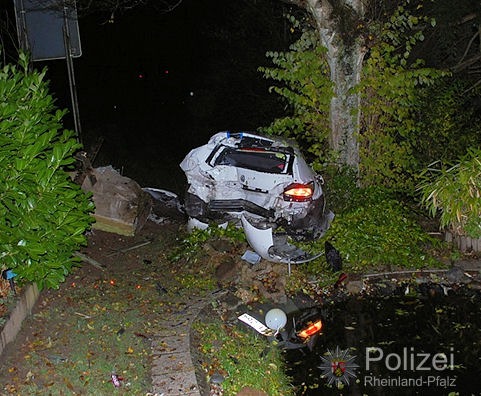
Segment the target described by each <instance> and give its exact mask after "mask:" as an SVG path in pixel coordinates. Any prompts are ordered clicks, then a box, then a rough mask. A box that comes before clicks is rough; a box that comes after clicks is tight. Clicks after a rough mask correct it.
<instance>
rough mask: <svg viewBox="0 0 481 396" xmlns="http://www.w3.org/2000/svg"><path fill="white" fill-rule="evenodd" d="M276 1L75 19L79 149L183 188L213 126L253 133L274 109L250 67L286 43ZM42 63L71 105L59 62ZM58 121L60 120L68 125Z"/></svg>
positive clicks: (188, 4) (147, 182)
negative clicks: (186, 169)
mask: <svg viewBox="0 0 481 396" xmlns="http://www.w3.org/2000/svg"><path fill="white" fill-rule="evenodd" d="M282 7H283V6H282V3H281V2H280V1H279V0H245V1H244V0H230V1H225V0H204V1H200V0H184V2H183V4H182V5H181V6H180V7H179V8H177V9H176V10H175V11H174V12H172V13H170V14H163V15H162V14H160V13H158V12H155V11H153V10H151V9H140V10H137V11H131V12H128V13H126V14H124V15H122V16H120V17H119V18H117V19H116V21H115V23H106V18H105V15H103V16H90V17H87V18H85V19H81V20H80V23H79V28H80V37H81V42H82V56H81V57H80V58H77V59H75V60H74V67H75V75H76V82H77V91H78V99H79V104H80V120H81V124H82V138H83V141H84V144H85V147H86V149H88V148H89V146H91V144H92V143H93V142H94V141H95V140H96V139H97V138H98V137H99V136H103V137H104V138H105V141H104V143H103V146H102V149H101V151H100V152H99V155H98V157H97V160H96V162H95V163H94V165H96V166H100V165H106V164H112V165H113V166H114V167H116V168H117V169H122V170H123V172H124V174H125V175H127V176H130V177H132V178H134V179H135V180H137V181H138V182H139V183H140V184H141V185H142V186H150V187H158V188H168V189H172V190H174V191H176V192H181V191H182V190H183V188H184V187H183V183H184V178H183V174H182V172H181V171H180V168H179V166H178V164H179V162H180V161H181V160H182V158H183V157H184V156H185V154H186V153H187V152H188V151H189V150H190V149H191V148H193V147H195V146H198V145H200V144H203V143H204V142H205V141H206V140H207V139H208V137H209V136H210V135H211V134H213V133H215V132H217V131H221V130H254V129H256V128H257V127H259V126H263V125H267V124H269V123H270V121H271V120H272V119H273V118H274V117H276V116H279V115H280V114H281V113H282V106H281V104H280V103H279V102H278V100H277V98H276V97H275V96H274V95H272V94H269V93H268V90H267V89H268V86H269V84H270V83H269V82H268V81H266V80H264V79H263V78H262V76H261V74H260V73H259V72H257V71H256V69H257V67H258V66H259V65H261V64H264V65H265V64H269V63H268V60H267V59H266V58H265V52H266V51H268V50H279V49H282V48H286V47H287V46H288V44H289V42H290V40H291V38H289V36H288V35H286V34H285V20H284V18H283V17H282V13H283V11H284V10H283V8H282ZM43 65H46V66H47V67H48V69H49V74H48V76H49V78H50V79H51V81H52V91H53V92H54V95H55V96H56V97H57V98H58V104H59V105H60V107H68V108H70V96H69V90H68V85H67V84H68V79H67V72H66V63H65V61H62V60H60V61H48V62H45V63H43V62H42V63H38V66H43ZM70 122H71V120H69V119H68V118H67V119H66V124H67V125H66V126H68V127H72V126H71V124H70V125H69V123H70Z"/></svg>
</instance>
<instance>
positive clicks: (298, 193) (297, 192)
mask: <svg viewBox="0 0 481 396" xmlns="http://www.w3.org/2000/svg"><path fill="white" fill-rule="evenodd" d="M313 194H314V184H313V183H309V184H301V183H293V184H291V185H289V186H288V187H287V188H286V189H285V190H284V194H283V197H284V200H285V201H291V202H306V201H310V200H311V198H312V195H313Z"/></svg>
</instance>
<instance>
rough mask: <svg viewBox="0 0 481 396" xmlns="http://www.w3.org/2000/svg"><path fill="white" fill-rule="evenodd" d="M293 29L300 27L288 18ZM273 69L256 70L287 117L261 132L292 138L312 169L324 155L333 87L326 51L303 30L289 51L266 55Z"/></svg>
mask: <svg viewBox="0 0 481 396" xmlns="http://www.w3.org/2000/svg"><path fill="white" fill-rule="evenodd" d="M290 22H291V23H292V24H293V29H298V30H302V27H301V24H300V23H299V22H298V21H297V20H296V19H295V18H294V17H292V16H291V17H290ZM267 57H268V58H271V60H272V63H273V64H274V66H275V67H260V68H259V70H260V71H261V72H262V73H263V75H264V77H265V78H269V79H272V80H274V81H276V82H277V83H278V84H277V85H275V86H272V87H270V91H271V92H275V93H276V94H278V95H279V96H280V97H281V98H282V99H283V100H284V101H285V103H286V104H287V106H286V108H287V109H288V113H289V114H288V115H286V116H285V117H283V118H278V119H276V120H274V122H272V124H271V125H269V126H268V127H265V128H260V131H261V132H264V133H268V134H273V135H282V136H285V137H290V138H295V139H296V141H297V142H298V143H299V145H300V147H301V149H303V151H305V152H306V153H309V154H311V156H312V157H313V159H314V164H313V165H314V167H315V168H318V167H319V164H320V162H319V161H320V157H326V155H328V143H327V141H328V136H329V132H330V124H329V109H330V103H331V99H332V96H333V84H332V82H331V81H330V79H329V69H328V65H327V60H326V49H325V48H324V47H322V46H321V45H320V42H319V37H318V34H317V33H316V31H314V30H311V29H307V30H303V31H302V34H301V36H300V38H299V39H298V40H297V41H296V42H295V43H293V44H292V45H291V46H290V51H287V52H277V51H270V52H268V53H267Z"/></svg>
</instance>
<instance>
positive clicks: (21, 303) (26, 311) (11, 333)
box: [0, 283, 40, 356]
mask: <svg viewBox="0 0 481 396" xmlns="http://www.w3.org/2000/svg"><path fill="white" fill-rule="evenodd" d="M39 294H40V292H39V290H38V286H37V284H36V283H33V284H30V285H27V286H25V288H24V290H23V291H22V294H21V295H20V297H19V299H18V301H17V304H16V305H15V308H14V309H13V311H12V312H11V313H10V315H9V317H8V320H7V322H6V323H5V326H4V327H3V329H2V332H1V333H0V356H1V355H2V353H3V351H4V350H5V347H6V346H7V345H8V344H9V343H10V342H12V341H13V340H15V338H16V337H17V334H18V332H19V331H20V329H21V327H22V323H23V321H24V320H25V318H26V317H27V316H28V315H30V314H31V313H32V309H33V307H34V305H35V303H36V302H37V299H38V296H39Z"/></svg>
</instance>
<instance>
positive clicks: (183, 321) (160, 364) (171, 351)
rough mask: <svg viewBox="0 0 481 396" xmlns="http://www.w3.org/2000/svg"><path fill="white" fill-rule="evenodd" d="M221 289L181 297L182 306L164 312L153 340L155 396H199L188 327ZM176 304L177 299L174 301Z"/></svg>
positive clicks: (153, 383)
mask: <svg viewBox="0 0 481 396" xmlns="http://www.w3.org/2000/svg"><path fill="white" fill-rule="evenodd" d="M221 295H223V292H217V293H213V294H208V295H207V296H205V297H192V296H191V297H184V298H183V299H181V301H180V304H178V305H181V306H184V307H185V308H184V309H182V310H179V311H177V312H173V313H170V314H169V315H166V316H165V317H164V318H162V320H161V325H162V326H163V329H162V330H161V331H160V332H159V333H158V334H157V335H156V337H155V339H154V340H153V341H152V393H153V394H154V395H157V396H161V395H163V396H167V395H172V396H173V395H182V396H194V395H195V396H200V395H202V394H208V393H207V392H208V391H206V390H204V392H202V389H201V388H202V387H200V386H199V384H198V383H197V378H196V374H195V367H194V364H193V362H192V354H191V342H190V328H191V325H192V323H193V322H194V320H195V319H196V317H197V316H198V314H199V313H200V311H201V310H202V309H203V308H204V307H205V305H206V304H208V303H210V302H211V301H212V300H213V299H214V298H217V297H219V296H221ZM176 302H177V303H179V301H176Z"/></svg>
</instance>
